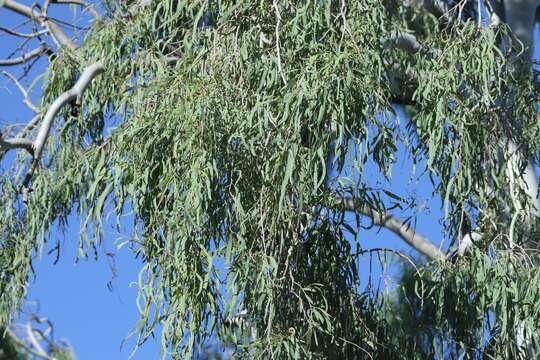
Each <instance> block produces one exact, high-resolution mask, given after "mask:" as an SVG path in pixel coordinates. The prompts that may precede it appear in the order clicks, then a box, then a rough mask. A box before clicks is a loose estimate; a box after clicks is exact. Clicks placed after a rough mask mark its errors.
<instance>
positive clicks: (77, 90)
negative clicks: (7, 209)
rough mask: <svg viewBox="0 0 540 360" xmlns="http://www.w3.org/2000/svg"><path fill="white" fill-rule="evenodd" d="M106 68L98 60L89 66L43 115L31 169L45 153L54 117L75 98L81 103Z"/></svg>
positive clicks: (33, 168) (35, 142)
mask: <svg viewBox="0 0 540 360" xmlns="http://www.w3.org/2000/svg"><path fill="white" fill-rule="evenodd" d="M104 70H105V65H104V63H103V61H98V62H96V63H94V64H92V65H90V66H88V67H87V68H86V69H85V70H84V71H83V73H82V74H81V77H80V78H79V80H78V81H77V82H76V83H75V85H74V86H73V87H72V88H71V89H69V90H68V91H66V92H64V93H63V94H62V95H60V96H59V97H58V98H56V100H55V101H54V102H53V103H52V105H51V106H50V107H49V110H47V113H46V114H45V116H44V117H43V123H42V124H41V127H40V128H39V132H38V134H37V137H36V140H35V141H34V166H33V167H32V170H31V172H32V173H33V172H34V170H35V168H36V165H37V164H38V162H39V160H40V157H41V154H42V153H43V148H44V146H45V143H46V142H47V138H48V137H49V133H50V131H51V127H52V124H53V121H54V118H55V117H56V116H57V115H58V113H59V112H60V110H61V109H62V108H63V107H64V106H65V105H66V104H69V103H70V102H71V101H73V100H75V101H76V102H77V104H80V103H81V98H82V96H83V93H84V91H85V90H86V89H87V88H88V85H90V83H91V82H92V80H93V79H94V78H95V77H96V76H97V75H99V74H100V73H101V72H103V71H104Z"/></svg>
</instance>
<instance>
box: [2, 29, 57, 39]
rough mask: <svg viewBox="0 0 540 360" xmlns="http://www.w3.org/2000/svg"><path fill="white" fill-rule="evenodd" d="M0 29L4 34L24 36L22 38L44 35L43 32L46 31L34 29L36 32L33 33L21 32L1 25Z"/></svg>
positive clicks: (45, 31)
mask: <svg viewBox="0 0 540 360" xmlns="http://www.w3.org/2000/svg"><path fill="white" fill-rule="evenodd" d="M0 31H3V32H5V33H6V34H9V35H13V36H17V37H20V38H24V39H33V38H35V37H38V36H41V35H45V34H47V33H48V31H47V30H41V31H36V32H33V33H29V34H26V33H22V32H18V31H15V30H11V29H8V28H6V27H3V26H0Z"/></svg>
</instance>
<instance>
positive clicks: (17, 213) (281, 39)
mask: <svg viewBox="0 0 540 360" xmlns="http://www.w3.org/2000/svg"><path fill="white" fill-rule="evenodd" d="M106 5H107V11H108V12H107V16H106V18H105V19H104V20H103V21H101V22H98V23H96V25H95V26H94V27H93V28H92V29H91V30H90V31H89V33H88V34H87V36H86V38H85V41H84V42H83V44H82V45H81V46H80V47H79V48H78V49H76V50H69V49H64V50H63V51H61V52H60V53H59V54H58V55H57V56H56V57H55V58H54V59H53V60H52V62H51V65H50V68H49V69H48V72H47V78H46V82H45V88H44V94H45V97H44V99H43V101H42V105H43V107H44V108H47V105H49V104H51V103H52V102H53V101H54V99H56V98H57V97H58V95H60V94H61V93H62V92H64V91H65V90H66V89H68V88H70V87H71V85H72V84H73V83H74V81H76V79H77V78H78V76H79V75H80V73H81V72H82V70H83V69H84V67H85V66H86V65H88V64H90V63H93V62H95V61H97V60H100V59H103V60H105V62H106V70H105V73H103V74H101V75H100V76H99V77H97V78H96V79H95V80H94V81H93V83H92V85H91V87H90V88H89V89H88V90H87V91H86V93H85V95H84V99H83V102H82V106H81V109H80V112H79V113H78V114H77V113H75V114H73V113H71V112H70V111H69V109H66V110H65V111H64V112H63V114H62V115H63V116H62V119H61V120H59V121H58V122H57V123H56V128H55V131H54V132H53V134H51V138H50V139H49V141H48V151H47V156H46V159H44V161H43V164H44V166H43V167H41V168H40V169H39V170H38V172H37V173H36V174H35V176H34V178H33V181H32V190H33V192H32V193H31V196H30V199H29V202H28V204H22V202H21V200H20V196H19V194H18V192H17V186H19V185H20V183H21V182H22V179H23V176H24V173H23V172H20V173H17V172H15V171H13V172H10V173H8V174H6V175H5V176H4V178H3V180H2V186H1V196H2V200H3V212H2V216H0V225H1V226H2V231H1V234H2V235H1V236H2V238H1V239H0V320H1V321H0V322H1V323H8V322H9V321H10V320H11V316H12V314H13V310H14V309H16V308H17V307H18V305H19V304H20V301H21V300H22V299H24V296H25V293H26V290H25V289H26V283H27V280H28V278H29V276H30V274H31V255H32V254H34V253H35V252H36V251H39V250H40V249H41V248H42V247H43V246H44V245H45V243H46V242H47V239H48V238H49V236H50V232H51V229H53V228H54V227H55V226H62V225H65V224H66V223H67V218H68V216H69V215H70V214H71V213H72V212H76V213H77V214H78V215H79V216H80V217H81V219H83V223H82V229H81V233H82V237H81V245H80V250H81V255H83V256H85V255H87V254H88V253H89V251H91V250H92V248H94V247H95V246H97V244H99V242H100V241H102V235H101V234H102V230H103V221H104V220H103V219H105V218H106V217H107V216H109V215H110V214H114V216H115V219H116V220H117V222H118V224H119V226H121V225H122V224H121V220H120V219H121V217H122V215H125V214H132V219H133V225H134V226H133V227H134V229H135V230H134V233H133V234H132V239H131V240H130V241H129V243H128V245H129V246H130V248H132V249H133V251H134V252H135V254H136V256H139V257H141V258H142V259H143V260H144V262H145V265H144V267H143V268H142V269H141V272H140V277H139V283H138V285H139V297H138V301H137V304H138V306H139V309H140V312H141V319H140V321H139V324H138V329H139V332H140V338H139V340H140V342H141V343H142V342H144V340H145V339H147V338H148V337H149V336H151V335H152V334H153V333H154V331H155V330H156V327H157V326H158V324H159V325H162V326H163V331H162V341H163V349H165V350H169V351H171V352H172V353H173V354H174V357H178V358H180V357H188V356H191V355H192V354H193V353H194V352H199V351H200V349H197V347H202V346H203V344H204V343H205V342H206V341H207V340H208V339H210V338H211V336H212V335H213V334H218V336H219V338H220V339H221V340H222V341H223V342H224V344H225V345H227V346H232V345H234V347H235V349H236V351H237V352H238V354H244V355H246V354H249V356H253V357H258V358H268V357H277V358H288V357H291V358H311V357H313V358H353V356H357V357H359V358H367V357H373V358H382V357H384V358H410V357H409V356H412V355H413V354H415V356H417V357H418V358H420V357H421V356H423V355H425V356H429V357H432V356H433V355H434V354H435V353H436V352H438V351H442V352H446V353H447V356H449V357H452V356H454V357H457V354H460V353H462V352H465V353H467V354H470V356H471V357H474V356H476V355H475V354H479V353H482V352H483V351H484V350H485V349H486V348H487V347H488V345H486V344H484V343H483V341H484V340H485V339H487V338H488V337H489V336H493V339H494V342H495V345H493V346H494V349H496V353H497V354H502V355H500V356H503V355H505V356H510V357H512V356H511V355H512V354H516V351H518V350H516V349H515V344H514V342H515V335H516V334H515V329H516V324H517V323H518V322H519V321H520V320H525V321H526V323H525V324H526V327H527V331H529V329H530V331H533V332H532V333H533V334H535V333H534V330H535V329H536V327H537V325H536V324H537V322H536V321H535V319H538V310H537V309H536V308H537V306H536V304H535V301H534V299H535V298H537V296H538V295H537V294H538V291H539V289H540V287H539V285H540V284H539V283H538V279H537V276H536V275H535V274H534V272H533V271H532V270H531V269H530V268H529V267H527V266H524V265H523V264H522V262H521V261H520V260H519V259H516V257H515V255H514V254H513V250H504V251H497V255H496V256H495V257H494V258H489V259H488V258H486V257H485V255H483V254H484V253H485V252H486V251H487V249H488V248H489V246H491V245H492V244H495V245H496V248H502V247H503V245H506V244H508V242H509V239H510V240H511V243H512V244H518V245H519V244H521V245H524V244H526V243H527V244H528V243H530V242H531V241H532V240H534V237H535V235H534V234H535V233H534V231H535V220H534V219H533V221H531V220H530V217H528V216H527V214H528V211H529V208H528V204H527V202H528V199H527V197H526V195H525V192H524V189H523V188H520V187H519V186H518V187H515V186H514V187H512V184H513V182H512V179H514V178H516V177H519V173H514V172H512V171H513V170H512V171H507V168H508V166H507V164H508V163H509V162H511V161H512V160H511V155H509V154H508V153H505V152H504V151H501V148H502V149H504V143H503V142H504V140H503V139H505V138H511V139H515V140H517V142H518V143H519V144H522V148H523V149H526V151H527V154H537V153H538V151H537V150H538V136H537V135H538V118H537V114H536V104H535V102H536V101H537V99H538V92H537V89H536V87H535V83H534V82H533V81H532V75H531V74H530V73H529V72H528V71H524V70H523V69H522V68H521V67H519V66H511V65H510V63H509V59H511V58H512V56H514V55H513V51H514V50H515V49H512V48H507V49H504V48H502V47H501V46H500V44H499V39H500V38H501V37H505V36H507V35H508V32H507V29H506V28H505V27H504V26H502V25H501V26H500V27H496V28H494V27H478V26H477V24H476V23H475V22H474V21H465V22H449V23H447V24H443V25H441V23H440V22H439V21H438V20H437V19H436V18H435V17H434V16H432V15H430V14H429V13H428V12H427V11H425V10H424V9H423V8H420V7H415V6H396V5H395V3H394V2H392V1H383V0H358V1H354V2H339V1H330V0H328V1H315V0H309V1H308V0H302V1H300V0H294V1H293V0H287V1H280V2H274V3H272V2H269V1H255V0H236V1H221V2H216V3H213V2H210V3H208V2H206V1H202V0H197V1H182V0H180V1H155V2H152V4H151V5H150V6H148V7H145V8H143V9H142V10H141V11H140V12H138V13H136V14H132V13H130V12H129V11H128V8H130V6H133V4H132V2H126V1H112V0H111V1H108V2H106ZM208 11H212V14H213V18H215V20H214V21H215V25H214V26H204V27H202V26H198V25H197V24H199V20H200V19H201V18H203V16H207V15H208ZM214 14H215V15H214ZM395 31H416V36H417V38H418V39H419V40H420V41H421V42H422V43H423V44H425V45H426V46H428V47H429V48H430V49H436V51H427V50H422V51H420V52H419V53H417V54H415V55H411V54H409V53H407V52H405V51H403V50H401V49H398V48H396V47H388V46H386V45H385V42H384V41H382V40H381V39H384V38H385V37H388V36H389V34H391V33H392V32H395ZM171 56H180V58H179V59H178V60H177V61H174V62H171V61H170V57H171ZM396 69H398V71H395V70H396ZM396 93H404V94H406V95H409V96H410V97H411V99H412V100H413V101H414V116H413V117H412V121H411V125H410V127H409V129H408V131H405V130H404V129H403V127H401V126H399V124H397V123H396V120H395V117H394V116H393V114H394V109H393V107H392V102H393V101H394V99H395V94H396ZM399 139H409V140H412V141H405V142H400V141H398V140H399ZM399 147H402V148H403V147H404V148H405V150H404V151H406V152H407V153H408V154H410V155H411V156H412V157H413V158H414V159H415V161H416V162H418V164H425V166H426V176H430V177H431V178H432V181H433V184H434V193H435V195H437V196H440V197H441V198H442V199H443V201H444V206H445V218H444V219H442V220H443V223H444V226H445V230H446V234H447V236H448V238H450V239H456V238H458V237H459V234H460V229H461V225H462V224H463V222H464V218H465V217H467V218H470V221H471V222H472V223H473V224H475V225H477V226H478V228H479V229H480V230H481V232H482V234H483V237H482V242H481V243H479V244H477V247H478V250H477V252H475V253H474V254H472V255H471V256H469V257H467V258H465V259H463V260H459V261H457V263H456V264H449V262H447V261H440V262H433V263H429V264H426V265H425V267H422V268H421V269H420V271H419V272H418V273H417V274H416V275H414V276H412V275H411V279H405V280H408V281H404V285H403V286H404V290H403V293H402V298H400V299H399V300H396V301H395V302H392V301H391V299H386V298H381V297H378V296H375V297H374V296H371V295H370V294H368V293H364V292H363V291H362V288H361V287H360V284H359V272H361V271H365V270H364V269H359V268H358V267H357V265H356V259H357V257H358V251H359V250H360V249H361V244H360V243H359V242H358V240H357V237H356V236H355V235H357V232H359V231H361V230H360V229H355V228H351V227H350V226H347V224H346V222H345V220H344V211H343V209H341V208H340V206H339V203H338V202H336V200H335V199H336V195H351V196H352V195H354V196H355V197H356V198H357V199H359V200H360V202H361V203H363V204H366V205H368V206H370V207H372V208H375V209H385V208H386V207H388V206H390V204H391V203H392V202H395V201H398V202H399V205H400V206H406V205H407V204H405V203H403V202H404V201H403V199H401V198H400V197H399V196H398V195H397V194H394V193H393V192H392V189H391V188H385V189H376V188H372V187H371V186H370V182H369V177H373V176H375V174H371V173H370V174H367V173H366V172H365V168H366V164H367V163H369V162H373V163H374V164H376V166H377V168H378V170H379V172H380V174H379V175H380V176H383V177H386V178H389V176H390V173H391V169H392V165H393V163H394V161H395V159H396V156H397V152H398V148H399ZM351 154H352V155H351ZM424 160H425V161H424ZM24 161H26V160H25V159H24V158H23V157H21V158H20V160H19V162H15V165H14V166H15V167H14V168H15V169H21V168H22V169H24V168H25V167H24V165H23V166H22V167H21V166H20V164H24ZM17 164H19V165H18V166H16V165H17ZM523 166H524V165H523ZM520 169H521V167H520ZM344 170H347V173H348V176H344V175H343V172H344ZM486 174H487V176H486ZM509 187H511V189H510V190H509ZM516 214H517V215H516ZM510 222H512V223H513V224H514V225H513V226H510V227H509V224H510ZM509 229H510V230H509ZM351 235H352V236H351ZM351 238H354V239H355V240H352V241H351ZM527 256H529V257H531V258H532V259H531V261H532V262H535V261H536V259H535V258H534V255H532V254H528V255H527ZM413 283H414V284H416V285H414V286H413V285H412V284H413ZM411 287H412V288H411ZM420 288H421V289H422V292H419V289H420ZM407 301H408V304H409V308H407V305H406V304H407ZM385 309H389V311H390V312H389V313H387V311H386V310H385ZM243 310H245V311H247V313H248V314H249V326H248V327H247V328H249V329H247V330H246V333H245V334H241V335H240V336H238V334H237V333H235V332H234V331H231V329H230V328H229V327H228V326H227V325H226V320H227V319H228V318H231V317H234V316H236V315H237V314H239V313H240V312H241V311H243ZM490 314H492V315H490ZM488 319H489V320H490V321H493V323H489V329H490V332H488V333H486V324H487V321H488ZM417 323H421V324H422V325H423V326H422V332H420V333H418V334H415V331H414V328H411V326H413V325H415V324H417ZM495 328H497V332H496V333H495V330H493V329H495ZM536 330H537V331H538V329H536ZM253 331H255V332H256V336H254V335H252V333H253ZM411 339H413V340H414V341H410V340H411ZM535 341H538V339H535ZM513 344H514V345H513ZM489 346H491V345H489ZM422 354H423V355H422ZM246 356H247V355H246Z"/></svg>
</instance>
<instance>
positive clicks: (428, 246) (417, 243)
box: [338, 197, 445, 260]
mask: <svg viewBox="0 0 540 360" xmlns="http://www.w3.org/2000/svg"><path fill="white" fill-rule="evenodd" d="M338 200H339V201H340V202H341V206H343V209H344V210H345V211H353V212H358V213H360V214H362V215H364V216H368V217H370V218H371V219H372V221H373V224H375V225H378V226H382V227H385V228H387V229H388V230H390V231H392V232H393V233H394V234H396V235H398V236H399V237H400V238H401V239H403V240H404V241H405V242H406V243H407V244H409V245H410V246H412V247H413V248H415V249H416V250H418V251H419V252H421V253H422V254H424V255H426V256H427V257H429V258H430V259H432V260H436V259H442V258H444V256H445V255H444V253H443V252H442V251H441V250H440V249H439V248H438V247H436V246H435V245H434V244H433V243H432V242H431V241H430V240H429V239H427V238H426V237H424V236H422V235H420V234H418V233H417V232H416V231H414V230H413V229H412V228H411V227H410V226H408V225H407V224H405V223H404V222H403V221H402V220H400V219H398V218H397V217H395V216H393V215H390V214H387V213H384V212H381V211H377V210H374V209H372V208H370V207H369V206H367V205H365V204H362V203H360V201H359V200H355V199H353V198H346V197H344V198H338Z"/></svg>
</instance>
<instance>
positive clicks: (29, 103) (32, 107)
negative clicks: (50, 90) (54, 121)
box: [2, 71, 39, 114]
mask: <svg viewBox="0 0 540 360" xmlns="http://www.w3.org/2000/svg"><path fill="white" fill-rule="evenodd" d="M2 73H3V74H4V76H6V77H8V78H9V79H10V80H11V81H13V82H14V83H15V85H16V86H17V88H18V89H19V91H20V92H21V93H22V94H23V97H24V100H23V103H25V104H26V106H28V107H29V108H30V110H32V111H33V112H34V113H36V114H37V113H39V109H38V108H37V107H36V105H34V103H33V102H32V100H30V96H29V95H28V91H26V89H25V88H24V87H23V86H22V85H21V83H20V82H19V80H17V78H16V77H15V76H13V75H12V74H10V73H8V72H7V71H2Z"/></svg>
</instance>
